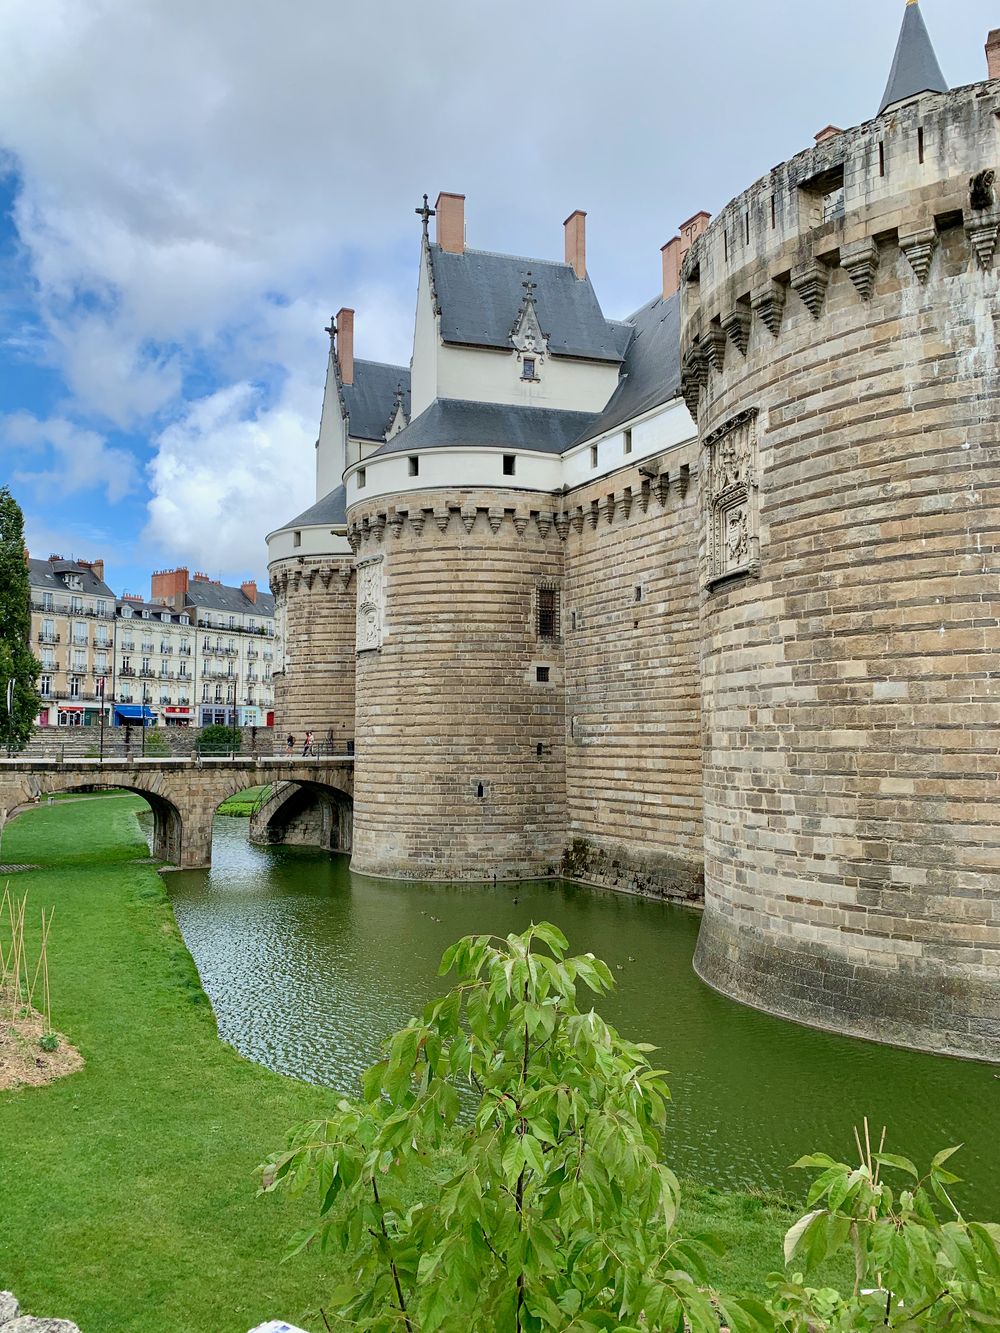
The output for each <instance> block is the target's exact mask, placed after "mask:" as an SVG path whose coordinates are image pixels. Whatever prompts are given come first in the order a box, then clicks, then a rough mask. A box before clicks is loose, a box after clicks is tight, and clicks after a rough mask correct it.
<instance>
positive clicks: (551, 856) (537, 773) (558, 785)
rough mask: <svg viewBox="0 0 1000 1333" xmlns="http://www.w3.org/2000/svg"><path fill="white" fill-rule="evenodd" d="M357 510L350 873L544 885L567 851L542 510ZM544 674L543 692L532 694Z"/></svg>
mask: <svg viewBox="0 0 1000 1333" xmlns="http://www.w3.org/2000/svg"><path fill="white" fill-rule="evenodd" d="M384 504H386V502H385V501H381V502H374V503H373V504H372V505H368V506H366V505H361V504H359V505H355V506H354V507H353V508H352V509H351V510H350V512H349V514H348V518H349V523H350V529H349V533H350V536H351V540H352V542H353V544H354V545H355V548H356V557H357V562H358V580H359V590H360V591H359V609H360V611H361V619H362V626H361V634H362V636H363V637H362V638H361V640H360V642H361V643H362V644H367V645H370V646H369V647H367V648H365V650H364V651H362V652H360V653H359V655H358V661H357V781H356V790H355V797H354V801H355V804H354V812H355V814H354V859H353V863H352V864H353V866H354V868H355V869H356V870H359V871H361V872H363V873H368V874H376V875H386V876H394V877H400V878H403V877H407V878H429V879H489V878H492V877H493V876H494V874H496V875H499V876H501V877H509V878H523V877H526V876H530V875H536V874H549V873H554V872H555V870H556V868H557V867H558V864H559V859H560V856H561V853H562V849H563V841H564V831H565V826H566V813H565V795H564V793H565V752H564V751H565V747H564V707H563V688H562V686H563V651H562V637H561V634H560V633H559V632H557V634H556V636H555V637H554V638H551V639H545V638H540V637H539V634H538V632H537V615H538V597H539V589H540V588H541V587H543V586H546V587H551V588H552V589H554V590H556V591H557V593H558V591H559V590H560V588H561V580H562V572H563V550H564V546H563V538H561V537H560V536H559V533H558V532H557V530H556V527H555V524H554V521H553V515H552V512H551V505H552V499H551V497H550V496H547V495H542V494H537V495H536V494H533V493H531V492H524V491H502V490H498V491H486V490H477V491H475V492H472V493H470V492H457V493H440V492H432V491H428V492H423V493H421V494H420V495H418V496H409V497H406V504H405V505H402V504H400V505H398V507H397V505H394V504H393V503H392V502H391V501H390V502H389V504H388V505H387V507H386V508H382V507H381V506H382V505H384ZM539 668H541V673H540V674H541V675H543V676H544V674H545V672H546V670H547V672H548V680H547V681H544V680H539V679H538V675H539Z"/></svg>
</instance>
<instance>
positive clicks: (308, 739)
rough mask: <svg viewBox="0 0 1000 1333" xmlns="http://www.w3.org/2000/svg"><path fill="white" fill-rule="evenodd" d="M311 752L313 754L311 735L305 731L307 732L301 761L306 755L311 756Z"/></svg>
mask: <svg viewBox="0 0 1000 1333" xmlns="http://www.w3.org/2000/svg"><path fill="white" fill-rule="evenodd" d="M312 752H313V734H312V732H311V731H307V732H306V739H305V742H304V744H303V746H302V757H303V759H304V758H305V757H306V755H307V754H312Z"/></svg>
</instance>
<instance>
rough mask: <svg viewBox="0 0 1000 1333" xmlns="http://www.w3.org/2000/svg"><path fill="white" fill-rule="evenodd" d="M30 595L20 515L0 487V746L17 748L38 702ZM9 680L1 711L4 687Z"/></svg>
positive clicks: (22, 743) (30, 726)
mask: <svg viewBox="0 0 1000 1333" xmlns="http://www.w3.org/2000/svg"><path fill="white" fill-rule="evenodd" d="M30 645H31V590H30V588H29V585H28V567H27V564H26V563H25V558H24V515H23V514H22V513H21V508H20V505H18V503H17V501H16V500H15V499H14V497H13V496H12V495H11V493H10V491H9V490H8V488H7V487H6V486H3V487H0V743H2V745H3V748H4V749H5V750H20V749H23V747H24V746H25V744H26V743H27V741H28V740H29V738H30V736H31V733H32V731H33V729H34V725H35V718H36V717H37V716H38V709H39V706H40V704H41V699H40V697H39V694H38V690H37V688H36V687H37V684H38V673H39V671H40V670H41V665H40V663H39V662H38V660H37V658H36V657H35V656H34V654H33V653H32V651H31V646H30ZM11 680H13V681H14V691H13V704H12V707H11V710H10V713H8V711H7V688H8V684H9V682H10V681H11Z"/></svg>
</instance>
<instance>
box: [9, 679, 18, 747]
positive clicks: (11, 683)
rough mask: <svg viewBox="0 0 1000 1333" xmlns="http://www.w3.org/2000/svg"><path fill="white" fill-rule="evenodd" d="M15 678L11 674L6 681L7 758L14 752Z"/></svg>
mask: <svg viewBox="0 0 1000 1333" xmlns="http://www.w3.org/2000/svg"><path fill="white" fill-rule="evenodd" d="M16 684H17V680H16V678H15V677H14V676H11V678H10V680H9V681H8V682H7V758H8V759H10V758H11V756H12V754H13V752H14V686H15V685H16Z"/></svg>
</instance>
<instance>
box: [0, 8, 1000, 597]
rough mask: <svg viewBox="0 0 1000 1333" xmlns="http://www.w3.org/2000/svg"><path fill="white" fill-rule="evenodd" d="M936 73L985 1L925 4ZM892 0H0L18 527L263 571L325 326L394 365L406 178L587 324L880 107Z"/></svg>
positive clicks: (133, 585)
mask: <svg viewBox="0 0 1000 1333" xmlns="http://www.w3.org/2000/svg"><path fill="white" fill-rule="evenodd" d="M922 9H923V13H924V16H925V19H926V21H927V24H928V26H929V28H930V30H931V34H932V36H933V38H934V40H935V44H936V46H937V50H938V55H939V58H940V60H941V64H942V67H943V69H944V72H945V76H946V77H947V78H948V79H949V80H950V82H951V83H952V85H953V86H957V85H959V84H963V83H970V82H973V81H975V80H978V79H980V78H983V77H985V56H984V54H983V44H984V41H985V38H986V34H987V32H988V30H989V29H990V28H991V27H993V26H1000V13H998V12H997V7H996V4H995V3H990V2H989V0H923V4H922ZM902 13H903V0H826V3H822V4H811V3H805V2H804V0H710V2H709V0H702V3H686V4H680V3H678V2H677V0H615V3H610V0H600V2H598V0H538V2H537V4H535V5H533V6H532V5H525V4H518V5H514V4H499V3H487V0H424V2H423V3H415V2H414V0H365V2H364V3H354V4H351V3H347V0H2V4H0V480H6V481H9V482H10V483H11V484H12V485H13V487H14V490H15V493H16V494H17V495H18V497H19V498H20V499H21V501H22V504H23V506H24V509H25V512H26V516H27V520H28V536H29V543H30V545H31V547H32V550H33V551H35V552H38V553H41V554H46V555H47V554H48V553H49V551H58V552H60V553H62V554H65V555H69V554H71V553H74V554H76V555H82V556H85V557H88V556H95V555H104V557H105V559H106V560H107V562H108V568H109V576H110V580H111V582H112V583H113V585H114V586H115V587H116V589H117V590H118V591H122V590H125V589H128V590H129V591H145V590H147V589H148V574H149V570H150V569H151V568H154V567H163V566H167V565H173V564H175V563H185V564H188V565H190V566H191V567H193V568H198V569H203V570H205V571H206V572H208V573H210V574H212V575H214V576H222V577H225V578H226V579H232V580H235V581H239V579H240V578H241V577H245V576H248V575H250V574H257V576H258V577H263V574H264V547H263V536H264V534H265V533H266V532H267V530H268V529H269V528H271V527H274V526H276V525H278V524H279V523H281V522H283V521H285V520H287V519H288V518H290V517H291V516H292V515H293V514H295V513H297V512H298V511H299V510H300V509H302V508H305V506H306V505H308V504H309V503H311V501H312V500H313V499H314V498H315V497H314V493H313V477H312V467H313V447H312V446H313V441H314V439H315V437H316V430H317V425H318V417H319V408H320V403H321V398H322V390H323V377H324V372H325V359H326V347H327V339H326V336H325V334H324V333H323V326H324V325H325V324H326V323H327V322H328V319H329V316H330V314H331V313H332V312H333V311H335V310H336V309H337V308H338V307H339V306H341V305H349V306H354V307H355V308H356V309H357V311H358V315H357V334H356V343H357V353H358V355H360V356H365V357H372V358H375V359H382V360H392V361H399V362H405V361H407V360H408V359H409V349H410V340H411V336H412V324H413V306H414V297H415V266H416V257H417V249H418V238H419V222H418V220H417V219H416V218H415V217H414V214H413V209H414V207H415V205H416V204H417V203H418V202H419V199H420V195H421V194H422V193H423V191H425V190H426V191H427V192H428V193H429V194H430V196H431V200H432V202H433V199H434V198H435V197H436V195H437V193H438V191H439V190H453V191H458V192H464V193H465V194H466V195H467V196H468V202H467V205H466V217H467V221H468V239H469V244H470V245H472V246H475V247H478V248H483V249H493V250H503V251H507V252H512V253H518V254H531V255H538V256H541V257H553V258H561V257H562V255H561V249H562V227H561V224H562V220H563V218H564V217H565V216H566V215H567V214H568V213H569V212H571V211H572V209H574V208H584V209H586V210H587V212H588V215H589V216H588V267H589V269H590V272H591V276H592V278H593V280H594V283H595V285H596V288H597V291H598V295H599V297H600V299H601V302H602V304H603V306H604V310H605V313H606V314H608V315H609V316H622V315H624V314H627V313H628V312H629V311H631V310H633V309H635V308H636V307H637V306H638V305H640V304H641V303H642V302H643V301H645V300H647V299H648V298H649V297H650V296H651V295H652V294H653V293H654V292H655V290H656V288H657V285H658V282H659V262H660V261H659V247H660V246H661V245H662V244H663V242H664V241H666V240H667V239H669V237H670V236H671V235H673V233H674V231H675V230H676V226H677V224H678V223H679V222H680V221H682V220H683V219H685V218H687V217H688V216H690V215H691V214H692V213H694V212H696V211H697V210H698V209H700V208H706V209H708V210H709V211H711V212H715V211H716V210H717V209H718V208H719V207H720V206H721V205H722V204H724V203H725V202H726V201H727V199H729V198H730V197H731V196H732V195H733V194H735V193H738V192H739V191H740V190H741V189H742V188H744V187H745V186H746V185H748V184H749V183H750V182H751V181H752V180H754V179H755V178H756V177H757V176H759V175H761V174H762V173H763V172H766V171H767V170H768V169H769V168H770V167H771V166H773V165H774V164H775V163H777V162H780V161H782V160H784V159H785V158H787V157H789V156H791V155H792V154H794V153H795V152H797V151H799V150H800V149H801V148H803V147H805V146H807V144H808V143H810V142H811V140H812V135H813V134H814V133H815V132H816V131H817V130H819V129H821V128H822V127H823V126H824V125H826V124H828V123H830V122H833V123H835V124H837V125H841V126H845V127H846V126H850V125H855V124H857V123H859V122H860V121H862V120H865V119H867V118H869V117H870V116H871V115H873V114H874V113H875V111H876V110H877V108H878V104H879V100H880V98H881V94H882V89H883V86H884V83H885V79H886V76H887V74H888V70H889V65H890V63H891V59H892V53H893V49H894V45H895V41H896V35H897V32H898V29H899V24H900V21H901V17H902Z"/></svg>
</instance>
